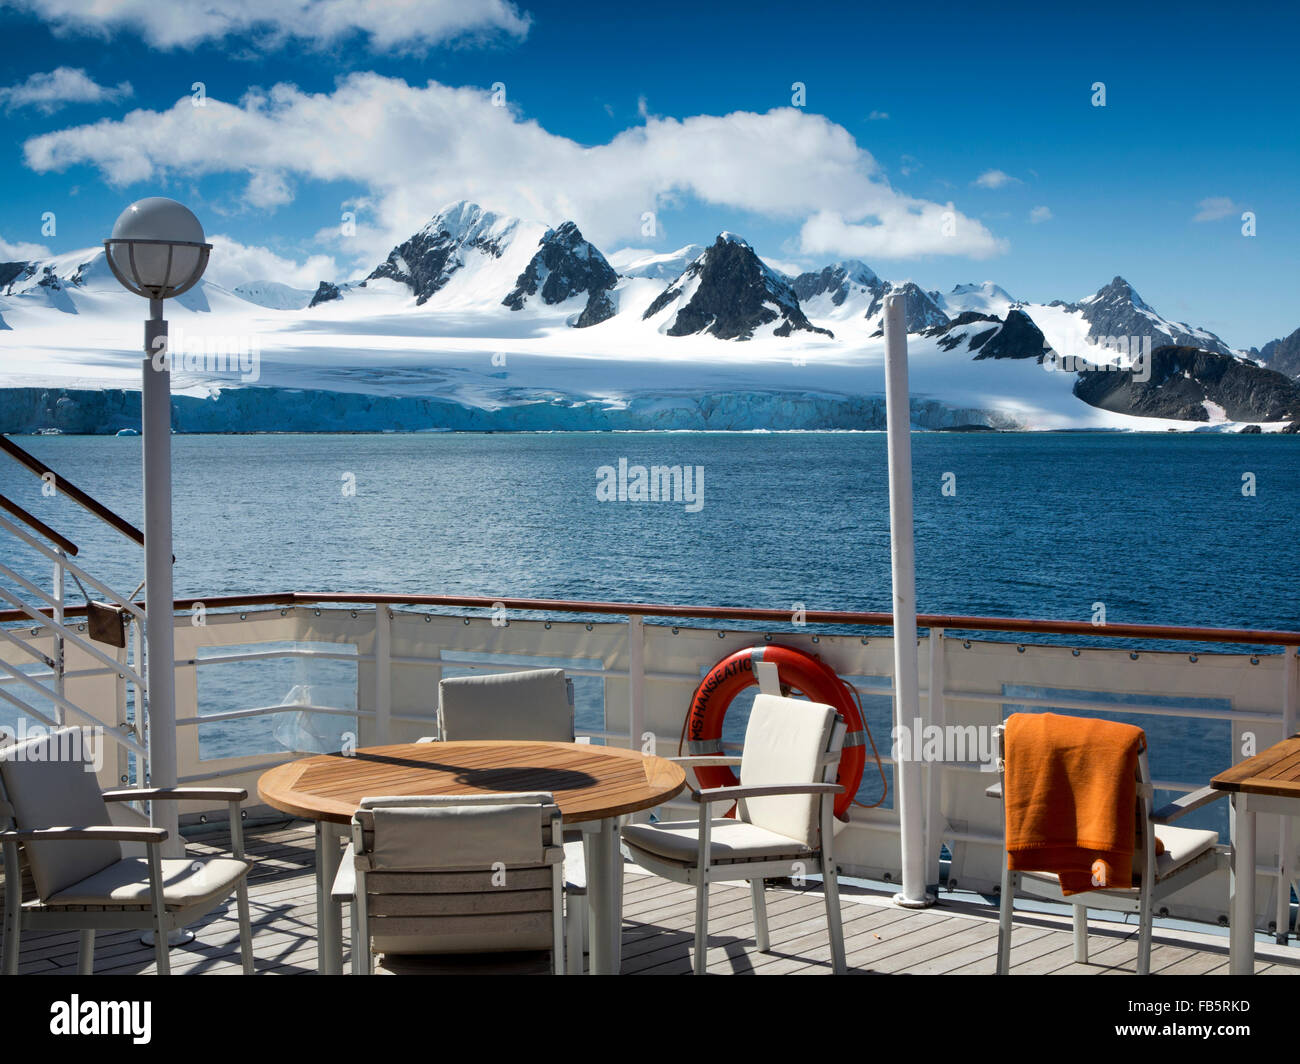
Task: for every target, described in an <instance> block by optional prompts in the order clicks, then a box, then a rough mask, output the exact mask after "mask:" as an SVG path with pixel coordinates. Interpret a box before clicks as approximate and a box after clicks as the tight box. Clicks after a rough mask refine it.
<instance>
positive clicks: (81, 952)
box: [77, 927, 95, 975]
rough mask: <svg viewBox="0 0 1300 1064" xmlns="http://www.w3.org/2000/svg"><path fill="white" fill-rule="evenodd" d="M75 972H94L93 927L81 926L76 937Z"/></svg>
mask: <svg viewBox="0 0 1300 1064" xmlns="http://www.w3.org/2000/svg"><path fill="white" fill-rule="evenodd" d="M77 974H78V975H94V974H95V929H94V928H93V927H89V928H83V929H82V930H81V932H80V935H79V937H78V939H77Z"/></svg>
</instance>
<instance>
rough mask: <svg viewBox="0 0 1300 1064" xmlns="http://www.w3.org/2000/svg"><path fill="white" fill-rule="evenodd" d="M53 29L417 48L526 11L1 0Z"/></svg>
mask: <svg viewBox="0 0 1300 1064" xmlns="http://www.w3.org/2000/svg"><path fill="white" fill-rule="evenodd" d="M8 2H9V4H10V6H13V7H17V8H19V9H20V10H23V11H27V12H30V13H31V14H34V15H36V16H37V17H38V18H41V19H43V20H44V21H46V22H48V23H49V24H50V25H51V27H52V28H53V30H54V31H55V32H56V33H60V34H73V33H86V34H93V35H95V36H100V37H109V36H111V35H112V34H114V33H117V32H121V31H126V32H131V33H138V34H139V35H140V36H142V37H143V38H144V39H145V40H146V41H148V42H149V44H151V45H153V46H154V47H156V48H194V47H197V46H198V45H200V44H203V43H204V42H206V41H218V40H221V39H223V38H225V37H231V36H248V37H253V38H254V39H255V40H256V41H257V42H258V43H259V44H260V45H262V46H264V47H279V46H280V45H282V44H284V43H285V42H286V41H287V40H289V39H290V38H293V39H297V40H301V41H307V42H309V43H311V44H313V45H317V46H324V45H329V44H334V43H337V42H339V41H341V40H344V39H346V38H348V37H351V36H352V35H353V34H358V33H359V34H362V35H364V36H366V37H367V38H368V39H369V41H370V44H371V46H372V47H374V48H376V49H383V50H396V51H405V50H412V49H414V50H422V49H427V48H428V47H430V46H431V45H436V44H441V43H443V42H445V41H450V40H456V39H460V38H465V37H470V36H474V35H488V34H494V33H495V34H506V35H508V36H511V37H515V38H522V37H524V36H525V35H526V34H527V33H528V27H529V23H530V19H529V17H528V16H527V15H526V14H521V13H520V12H519V10H518V8H516V7H515V5H514V4H512V3H510V2H509V0H163V2H161V3H160V2H159V0H95V2H94V3H87V2H86V0H8Z"/></svg>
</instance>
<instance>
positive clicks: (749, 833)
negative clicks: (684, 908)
mask: <svg viewBox="0 0 1300 1064" xmlns="http://www.w3.org/2000/svg"><path fill="white" fill-rule="evenodd" d="M699 832H700V822H699V821H698V820H670V821H666V822H664V823H659V824H629V825H627V826H626V827H625V828H624V829H623V841H624V842H626V843H627V844H628V848H629V849H630V850H631V851H632V857H633V859H635V858H636V851H637V850H644V851H645V852H646V853H648V854H651V855H653V856H655V857H660V858H664V859H666V860H669V861H675V862H677V863H678V864H681V865H684V866H691V867H693V866H694V865H695V863H696V859H697V857H698V855H699V849H700V834H699ZM812 853H813V851H812V850H811V849H810V848H809V847H808V846H806V845H804V844H803V843H802V842H800V841H799V840H798V839H792V838H790V837H789V836H787V835H780V834H778V833H777V832H775V831H769V830H767V829H766V828H761V827H758V826H757V825H756V824H747V823H745V822H744V821H743V820H727V819H725V818H721V817H719V818H718V819H717V820H710V821H709V863H710V864H734V863H736V862H738V861H768V860H772V861H779V860H784V859H786V858H790V859H792V860H793V859H795V858H799V857H807V856H809V855H811V854H812Z"/></svg>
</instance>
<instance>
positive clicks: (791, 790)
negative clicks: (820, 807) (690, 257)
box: [691, 783, 844, 803]
mask: <svg viewBox="0 0 1300 1064" xmlns="http://www.w3.org/2000/svg"><path fill="white" fill-rule="evenodd" d="M842 790H844V788H843V787H842V786H840V785H839V784H838V783H771V784H767V785H766V786H762V787H709V788H708V789H707V790H703V791H692V792H691V798H693V799H694V800H695V801H697V802H704V803H712V802H732V801H738V800H740V799H742V798H764V797H767V796H769V795H777V794H839V793H840V792H841V791H842Z"/></svg>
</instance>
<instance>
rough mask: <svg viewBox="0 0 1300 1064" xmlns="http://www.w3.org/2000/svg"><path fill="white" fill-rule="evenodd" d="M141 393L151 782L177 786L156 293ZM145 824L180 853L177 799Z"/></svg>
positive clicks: (163, 387) (168, 391) (166, 444)
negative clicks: (164, 832) (163, 835)
mask: <svg viewBox="0 0 1300 1064" xmlns="http://www.w3.org/2000/svg"><path fill="white" fill-rule="evenodd" d="M144 340H145V343H144V350H145V358H144V365H143V377H144V383H143V391H142V394H141V407H142V411H141V428H142V435H143V437H144V438H143V444H144V573H145V623H146V629H147V632H146V635H147V650H146V653H147V662H148V675H147V676H146V677H145V679H146V682H147V684H148V691H147V695H148V707H149V712H148V718H147V721H148V729H149V730H148V737H149V746H148V749H149V766H148V770H149V785H151V786H154V787H175V786H176V776H177V766H176V673H175V668H176V666H175V658H176V651H175V642H174V633H173V630H172V625H173V623H174V620H173V613H172V604H173V600H174V596H173V593H172V435H171V433H172V423H171V422H172V417H171V399H172V384H171V367H170V362H169V360H168V359H164V358H158V359H157V360H156V361H155V358H154V355H155V354H162V353H165V352H166V343H167V322H166V321H164V320H163V302H162V300H161V299H151V300H149V320H148V321H147V322H146V323H145V330H144ZM149 822H150V824H152V825H153V826H154V827H159V828H165V829H166V830H167V833H168V843H167V845H166V851H165V852H167V853H168V855H176V856H180V855H183V854H184V846H183V845H182V843H181V840H180V836H179V833H178V831H177V812H176V803H175V802H151V803H150V806H149Z"/></svg>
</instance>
